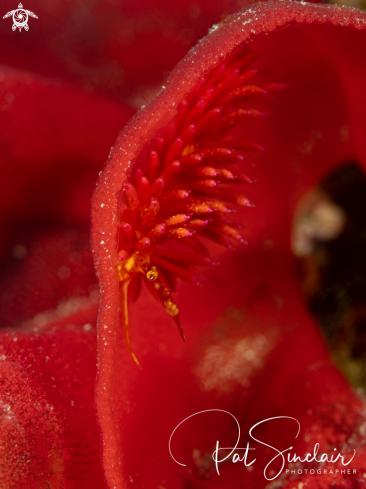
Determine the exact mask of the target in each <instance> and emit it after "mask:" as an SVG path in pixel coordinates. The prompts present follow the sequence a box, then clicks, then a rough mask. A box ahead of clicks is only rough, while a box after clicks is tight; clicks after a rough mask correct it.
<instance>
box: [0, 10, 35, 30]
mask: <svg viewBox="0 0 366 489" xmlns="http://www.w3.org/2000/svg"><path fill="white" fill-rule="evenodd" d="M11 15H12V16H13V26H12V29H13V31H15V30H16V29H17V28H18V29H19V30H20V31H21V30H22V28H24V29H25V30H26V31H27V30H29V25H28V16H30V17H34V18H35V19H38V17H37V16H36V15H35V14H34V13H33V12H31V11H30V10H24V8H23V5H22V4H21V3H20V4H19V5H18V8H17V9H16V10H11V11H10V12H8V13H7V14H5V15H4V17H3V19H6V18H7V17H10V16H11Z"/></svg>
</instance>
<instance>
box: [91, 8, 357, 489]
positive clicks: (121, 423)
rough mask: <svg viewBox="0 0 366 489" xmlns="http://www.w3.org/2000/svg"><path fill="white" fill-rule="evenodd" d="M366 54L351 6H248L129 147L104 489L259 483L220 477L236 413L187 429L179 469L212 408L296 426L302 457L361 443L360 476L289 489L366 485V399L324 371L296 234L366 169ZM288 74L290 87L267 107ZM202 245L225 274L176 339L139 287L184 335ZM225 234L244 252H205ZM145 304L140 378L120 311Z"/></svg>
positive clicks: (105, 178) (104, 258) (105, 203)
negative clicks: (317, 203)
mask: <svg viewBox="0 0 366 489" xmlns="http://www.w3.org/2000/svg"><path fill="white" fill-rule="evenodd" d="M365 48H366V15H365V14H364V13H362V12H360V11H358V10H356V9H350V8H345V7H339V6H330V5H310V4H306V3H304V2H301V3H298V2H268V3H262V4H258V5H254V6H251V8H249V9H247V10H244V11H242V12H239V13H237V14H235V15H233V16H231V17H229V18H227V19H226V20H225V21H224V22H222V23H221V24H220V25H217V26H214V27H213V28H212V29H211V32H210V34H209V35H208V36H207V37H206V38H205V39H203V40H202V41H201V42H200V43H199V44H198V46H197V47H196V48H194V49H192V50H191V51H190V53H189V54H188V55H187V57H186V58H185V59H184V60H183V61H182V62H181V63H180V64H179V65H178V66H177V67H176V69H175V70H174V71H173V72H172V74H171V75H170V78H169V80H168V83H167V84H166V87H163V90H162V91H161V93H160V94H159V96H158V97H157V98H156V99H155V100H154V101H153V102H152V103H151V104H149V106H148V107H146V108H144V109H143V110H141V111H140V112H139V113H138V114H137V115H136V116H135V117H134V118H133V119H132V120H131V121H130V123H129V124H128V125H127V126H126V128H125V129H124V131H122V133H121V134H120V135H119V136H118V138H117V141H116V143H115V145H114V147H113V148H112V151H111V154H110V157H109V160H108V162H107V164H106V166H105V169H104V170H103V173H102V174H101V176H100V179H99V182H98V187H97V190H96V192H95V195H94V198H93V227H92V238H93V248H94V254H95V262H96V267H97V272H98V275H99V279H100V284H101V293H102V300H101V307H100V314H99V355H100V356H99V367H98V368H99V370H98V377H97V385H96V405H97V413H98V419H99V423H100V427H101V432H102V444H103V446H102V450H103V466H104V471H105V477H106V480H107V483H108V485H109V487H110V488H118V489H120V488H125V487H162V488H165V487H174V488H182V489H183V488H188V487H192V488H193V487H195V488H206V487H228V486H230V487H233V488H234V487H242V484H243V482H245V483H246V485H248V487H258V488H259V487H265V485H266V483H267V481H266V480H265V479H264V477H263V467H264V466H265V465H266V463H268V460H267V461H266V456H265V454H264V455H263V454H262V455H260V454H259V452H258V457H257V462H256V467H255V469H254V470H252V471H247V470H246V469H245V467H237V466H233V464H231V465H230V464H227V465H226V466H225V467H223V469H222V473H221V475H220V476H219V475H218V474H216V473H215V471H214V469H213V467H212V460H211V461H210V457H208V458H207V454H209V453H212V446H214V444H215V440H216V439H217V437H218V436H219V435H218V434H217V433H218V432H219V433H220V436H222V438H223V439H224V437H225V436H227V443H233V442H234V441H235V439H236V438H235V432H234V431H233V428H232V426H231V425H230V422H229V421H227V420H226V419H221V418H220V419H218V420H217V419H216V420H213V419H209V420H208V422H209V423H210V424H208V425H207V426H206V427H205V428H202V427H201V426H200V425H198V424H197V425H195V424H194V423H193V424H192V425H189V427H187V431H186V432H185V434H184V435H183V434H182V435H181V436H180V438H179V440H178V441H176V445H175V446H174V450H175V455H176V458H177V459H178V460H181V461H182V462H184V463H185V464H186V465H187V467H180V466H178V465H176V464H175V462H174V461H173V460H172V459H171V458H170V456H169V452H168V440H169V436H170V434H171V432H172V431H173V429H174V428H175V426H176V425H177V424H178V423H179V422H180V421H182V420H183V419H185V418H186V417H187V416H189V415H190V414H193V413H194V412H198V411H202V410H205V409H212V408H220V409H224V410H227V411H230V412H232V413H233V414H235V416H236V417H237V419H239V421H240V423H241V425H242V429H243V431H244V432H245V428H250V426H252V425H253V424H255V423H256V422H258V421H259V420H262V419H266V418H269V417H272V416H278V415H286V416H292V417H295V418H296V419H298V420H299V421H300V423H301V426H302V435H301V437H300V438H299V439H298V440H297V441H296V445H295V448H296V450H297V452H298V453H299V452H304V453H306V451H309V450H310V448H309V447H311V446H313V445H314V443H316V442H318V443H320V444H321V446H322V449H323V451H327V450H328V451H331V450H333V449H337V448H338V449H339V450H341V451H342V453H344V454H351V453H353V449H354V448H355V449H356V452H357V455H356V457H355V459H354V462H353V467H354V468H355V469H357V470H358V475H357V476H353V475H352V474H351V475H349V474H345V475H342V474H341V473H340V472H339V473H337V475H335V474H333V473H332V474H331V475H330V474H328V475H326V476H324V475H323V476H319V477H318V476H314V477H310V475H307V474H306V475H305V473H303V474H302V475H296V476H292V475H286V474H283V475H282V476H281V479H280V480H281V484H282V487H292V485H293V479H294V478H296V480H298V481H299V482H301V481H303V484H305V483H306V484H307V487H330V485H331V484H334V483H336V484H338V486H337V487H362V484H363V482H362V481H363V480H364V479H363V473H364V471H365V469H366V466H365V463H364V461H363V457H362V456H363V455H364V453H365V452H364V448H362V447H363V441H362V437H363V432H364V431H363V428H362V426H365V424H364V423H365V420H364V417H363V403H362V401H361V400H360V399H359V398H358V397H357V396H356V395H355V394H354V393H353V392H352V391H351V389H350V388H349V386H348V385H347V383H346V382H345V381H344V379H343V378H342V377H341V375H340V374H339V373H338V372H337V371H336V370H335V368H334V367H333V366H332V365H331V363H330V361H329V358H328V355H327V352H326V349H325V347H324V344H323V342H322V340H321V338H320V336H319V333H318V331H317V328H316V325H315V324H314V321H313V319H312V318H311V317H310V315H309V313H308V311H307V309H306V307H305V305H304V300H303V298H302V294H301V290H300V287H299V284H298V281H297V278H296V271H295V266H294V263H293V258H292V256H291V250H290V233H291V223H292V219H293V214H294V209H295V206H296V204H297V203H298V201H299V199H300V198H301V196H302V195H303V194H304V193H305V192H306V190H307V189H309V188H311V187H312V186H314V185H316V184H317V183H318V181H319V179H320V178H322V177H323V176H324V175H325V174H326V173H327V172H329V171H330V170H331V169H332V168H334V167H336V166H337V165H338V164H340V162H341V161H342V160H343V159H344V158H346V157H350V156H355V157H357V159H358V161H360V164H361V165H362V166H363V167H365V166H366V145H365V143H364V137H363V135H364V133H365V129H366V127H365V126H366V121H365V118H364V114H365V112H366V90H365V86H366V69H365V68H364V66H365V65H366V49H365ZM258 54H260V57H258V56H257V55H258ZM260 76H262V77H263V78H260ZM268 79H269V81H268ZM249 80H250V81H249ZM278 80H280V83H284V84H286V86H287V87H286V89H285V90H281V91H278V92H277V93H275V94H273V95H272V94H271V92H272V91H273V89H275V88H279V87H280V85H277V84H273V83H274V82H275V83H277V81H278ZM249 102H250V103H249ZM252 104H254V105H252ZM258 104H260V105H259V108H258ZM253 107H254V108H253ZM262 112H269V114H268V115H267V116H266V117H263V118H262V117H260V118H257V116H259V115H261V114H262ZM253 118H256V120H255V121H254V120H251V119H253ZM247 119H250V120H247ZM249 141H255V143H250V142H249ZM259 145H261V146H263V147H264V148H265V149H266V151H265V152H264V153H263V154H264V156H263V157H261V160H262V161H261V162H260V164H259V165H258V167H256V166H255V165H254V163H255V162H256V161H257V160H258V157H256V156H254V157H253V158H252V157H250V158H249V157H248V156H247V155H246V154H247V151H248V150H252V149H255V148H257V149H260V146H259ZM228 165H230V166H228ZM242 172H245V173H242ZM247 174H248V176H249V178H248V177H247V176H246V175H247ZM249 179H256V180H258V183H257V184H256V185H255V186H254V185H253V186H251V188H250V189H249V190H248V194H249V197H250V200H251V201H253V202H254V204H255V206H256V207H255V209H251V210H250V211H245V212H244V213H242V212H239V211H238V208H240V205H244V206H247V205H248V204H249V200H247V197H246V196H245V197H244V196H243V195H242V194H241V189H240V191H238V190H231V187H230V185H232V183H234V185H237V186H239V187H241V185H242V184H243V183H246V182H248V181H249ZM234 188H235V187H234ZM228 202H229V205H228V204H227V203H228ZM235 208H236V211H237V212H236V213H235V214H234V213H233V212H232V213H230V212H228V211H229V210H231V211H232V210H234V209H235ZM242 214H243V216H242ZM232 215H235V220H234V219H232V217H231V216H232ZM241 226H244V231H242V230H241ZM199 235H201V236H203V237H204V238H208V240H207V241H206V246H207V248H208V249H209V251H210V252H212V254H214V255H215V260H214V261H218V262H219V264H218V265H217V266H215V267H206V269H205V273H202V274H201V275H200V281H201V287H200V288H196V290H194V288H193V287H192V286H187V287H186V286H185V285H184V284H182V283H180V284H179V287H178V289H177V291H176V293H175V294H176V301H177V304H178V303H179V307H180V312H181V314H182V316H183V319H184V320H183V322H184V326H185V329H186V330H187V337H188V338H189V341H188V342H187V344H186V345H182V344H181V343H178V341H177V339H176V338H175V336H173V333H172V332H171V331H170V329H169V328H170V322H169V321H168V320H167V318H166V315H165V314H164V311H163V308H159V306H157V305H156V302H154V300H153V298H152V297H151V296H149V295H148V294H147V293H146V290H141V292H140V282H141V279H142V280H143V281H144V282H145V283H146V285H147V288H148V289H150V291H151V292H152V295H154V296H155V298H157V299H158V300H159V301H160V302H161V303H162V304H163V306H164V308H165V310H166V311H167V312H168V315H170V316H172V317H173V318H174V319H175V321H176V323H177V325H178V327H179V328H181V325H180V320H179V316H178V313H179V310H178V308H177V305H176V304H175V298H174V300H173V298H172V295H171V291H172V290H173V289H174V286H175V279H176V278H177V277H178V278H181V279H185V280H186V281H188V282H194V281H195V280H196V274H195V272H194V270H193V267H194V266H195V265H208V264H210V262H211V259H210V258H208V255H207V254H206V250H205V248H204V247H203V245H202V242H201V241H200V240H199V239H196V236H199ZM227 237H229V238H233V239H234V240H237V241H239V242H240V241H243V240H244V238H245V239H246V240H247V241H248V245H247V246H245V247H241V246H238V247H236V248H235V249H233V250H230V251H229V252H220V251H217V249H216V247H215V245H214V244H212V242H215V243H217V242H218V243H221V244H227V245H228V243H227V241H226V240H227ZM184 244H186V245H188V247H189V248H191V249H192V250H193V251H189V252H187V250H184V249H183V246H184ZM216 257H217V260H216ZM139 294H141V298H139V300H138V302H137V303H136V306H135V307H133V308H131V325H133V327H132V328H131V330H133V332H132V333H131V334H132V337H133V341H132V344H133V345H134V351H137V352H138V356H139V358H140V357H141V358H140V359H141V360H142V366H143V369H142V370H139V369H136V368H135V367H134V365H133V362H131V359H130V356H129V354H128V351H127V349H126V347H125V341H124V336H125V339H126V340H127V345H128V347H129V350H130V353H131V354H132V355H133V356H134V351H133V350H132V346H131V342H130V339H129V332H128V324H129V319H128V313H127V309H128V300H129V299H133V298H137V296H138V295H139ZM160 309H161V310H160ZM121 312H122V314H121ZM168 319H169V318H168ZM134 358H135V360H136V357H134ZM299 386H300V387H301V392H299V393H298V394H297V393H296V387H298V388H299ZM253 406H260V408H259V409H258V411H257V410H256V409H254V408H253ZM283 428H284V429H285V427H283ZM230 433H231V434H232V436H231V438H230ZM262 434H263V436H264V437H266V440H267V442H268V443H269V441H268V440H272V446H278V443H277V445H275V440H276V439H277V442H278V440H279V443H280V445H281V447H282V449H284V448H285V447H288V446H291V445H293V444H295V440H294V435H293V433H289V432H288V431H286V432H283V431H281V432H278V433H277V432H273V431H270V430H269V429H264V431H263V433H262ZM226 446H230V445H226ZM291 477H292V479H291ZM291 484H292V485H291Z"/></svg>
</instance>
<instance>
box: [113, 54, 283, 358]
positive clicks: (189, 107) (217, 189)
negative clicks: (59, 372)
mask: <svg viewBox="0 0 366 489" xmlns="http://www.w3.org/2000/svg"><path fill="white" fill-rule="evenodd" d="M257 58H258V54H257V53H255V52H254V53H253V52H250V51H248V49H247V47H246V46H244V47H239V48H237V49H235V50H234V51H233V53H231V54H230V55H228V56H226V57H225V58H224V59H223V61H221V62H220V63H219V64H218V66H216V67H214V68H213V69H211V70H209V71H208V72H207V73H205V74H204V76H203V77H202V78H201V79H200V80H199V82H198V83H197V85H196V87H195V88H194V89H193V90H191V91H190V92H189V93H188V94H187V95H186V96H184V98H183V99H182V100H181V101H180V103H179V105H178V107H177V109H176V114H175V115H174V116H173V118H172V119H171V120H170V121H169V122H168V124H166V125H165V127H163V128H162V129H161V130H160V131H159V134H158V135H157V136H156V137H155V138H154V139H153V140H152V141H150V142H149V143H148V145H147V146H146V147H145V148H144V149H143V151H142V154H141V155H139V157H138V158H137V160H136V162H135V163H134V168H133V171H131V173H130V175H129V178H128V180H127V182H126V183H124V185H123V188H122V192H121V200H120V212H119V219H118V225H117V226H118V231H117V243H118V252H117V256H116V270H117V271H118V280H119V283H120V285H119V288H120V298H121V311H122V324H123V329H124V333H125V338H126V342H127V345H128V348H129V350H130V353H131V355H132V357H133V358H134V360H135V361H136V362H137V358H136V356H135V354H134V352H133V349H132V346H131V341H130V337H129V331H128V325H129V324H128V323H129V320H128V299H129V298H130V299H131V300H136V299H137V298H138V295H139V293H140V289H141V282H144V283H145V285H146V286H147V288H148V290H149V291H150V292H151V293H152V294H153V296H155V297H156V298H157V299H158V300H159V301H160V302H161V303H162V305H163V306H164V308H165V310H166V312H167V313H168V314H169V315H170V316H171V317H172V318H173V319H174V321H175V322H176V324H177V326H178V328H179V331H180V333H181V335H182V338H183V339H184V333H183V329H182V326H181V323H180V319H179V309H178V307H177V305H176V304H175V302H174V300H173V298H172V295H171V292H172V291H174V290H175V287H176V279H177V278H179V279H181V280H184V281H186V282H188V283H195V282H196V276H195V273H194V268H195V267H196V266H201V265H209V264H212V263H213V262H212V260H211V259H210V258H209V256H208V250H207V248H206V247H205V245H204V244H203V243H202V242H201V241H200V240H199V239H197V238H199V237H203V238H206V239H208V240H210V241H212V242H214V243H218V244H220V245H223V246H226V247H228V248H230V247H231V246H232V244H231V243H232V241H234V242H235V241H236V242H239V243H243V242H244V238H243V236H242V234H241V232H240V222H239V221H238V220H235V213H232V211H233V209H234V208H235V206H244V207H245V206H246V207H249V206H251V205H252V204H251V202H250V201H249V199H248V198H247V197H246V196H245V195H244V194H242V193H241V187H242V186H243V185H245V184H247V183H250V182H251V180H250V178H249V177H248V176H247V175H246V174H245V173H243V172H242V171H241V170H240V168H239V169H238V166H239V165H240V164H241V163H242V162H243V159H244V156H243V155H244V154H245V153H247V152H248V151H253V150H261V149H262V148H261V146H260V145H259V144H257V143H254V142H252V141H246V140H245V139H243V138H241V139H235V138H234V139H233V138H230V134H231V133H232V131H233V129H235V128H236V127H237V126H238V125H240V124H242V123H243V122H244V121H248V120H250V119H254V118H257V117H261V116H263V115H265V112H263V111H260V110H258V109H256V108H253V104H255V103H256V102H257V103H258V99H260V98H263V97H264V96H266V95H267V94H268V93H270V92H273V91H274V90H276V89H279V88H282V85H281V84H279V83H268V82H266V81H263V80H261V77H262V78H263V77H264V75H265V73H262V71H260V70H258V69H256V68H255V67H254V62H255V60H256V59H257ZM261 75H262V76H261ZM232 215H234V217H232ZM177 242H181V243H182V244H183V245H185V246H186V249H189V251H184V250H182V249H179V248H178V249H174V247H170V248H169V245H172V244H175V243H177ZM137 363H138V362H137Z"/></svg>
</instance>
